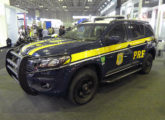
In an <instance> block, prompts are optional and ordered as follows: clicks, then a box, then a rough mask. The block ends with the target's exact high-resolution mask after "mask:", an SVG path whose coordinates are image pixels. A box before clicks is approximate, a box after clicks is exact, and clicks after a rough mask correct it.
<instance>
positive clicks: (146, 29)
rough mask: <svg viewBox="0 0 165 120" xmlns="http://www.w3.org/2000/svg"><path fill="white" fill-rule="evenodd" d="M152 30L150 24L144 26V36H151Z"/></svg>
mask: <svg viewBox="0 0 165 120" xmlns="http://www.w3.org/2000/svg"><path fill="white" fill-rule="evenodd" d="M153 35H154V34H153V31H152V28H151V27H150V26H146V27H145V36H146V37H150V36H153Z"/></svg>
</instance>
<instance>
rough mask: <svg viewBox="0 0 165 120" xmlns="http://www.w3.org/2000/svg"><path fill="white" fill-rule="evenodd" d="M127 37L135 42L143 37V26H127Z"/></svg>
mask: <svg viewBox="0 0 165 120" xmlns="http://www.w3.org/2000/svg"><path fill="white" fill-rule="evenodd" d="M127 29H128V36H129V39H130V40H136V39H139V38H143V37H144V26H143V25H138V24H128V26H127Z"/></svg>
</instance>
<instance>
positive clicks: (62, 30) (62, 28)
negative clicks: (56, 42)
mask: <svg viewBox="0 0 165 120" xmlns="http://www.w3.org/2000/svg"><path fill="white" fill-rule="evenodd" d="M64 34H65V26H62V25H61V26H60V29H59V36H62V35H64Z"/></svg>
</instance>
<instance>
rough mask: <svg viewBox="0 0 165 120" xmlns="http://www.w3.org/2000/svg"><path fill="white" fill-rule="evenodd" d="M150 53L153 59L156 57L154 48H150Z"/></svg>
mask: <svg viewBox="0 0 165 120" xmlns="http://www.w3.org/2000/svg"><path fill="white" fill-rule="evenodd" d="M148 53H150V54H151V55H152V57H153V59H155V56H156V50H155V49H154V48H152V49H150V50H148Z"/></svg>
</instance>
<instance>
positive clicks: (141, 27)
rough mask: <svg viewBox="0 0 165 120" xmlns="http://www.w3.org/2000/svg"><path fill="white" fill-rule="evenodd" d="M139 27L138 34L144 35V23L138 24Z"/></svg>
mask: <svg viewBox="0 0 165 120" xmlns="http://www.w3.org/2000/svg"><path fill="white" fill-rule="evenodd" d="M139 27H140V34H141V35H142V36H145V29H144V25H139Z"/></svg>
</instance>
